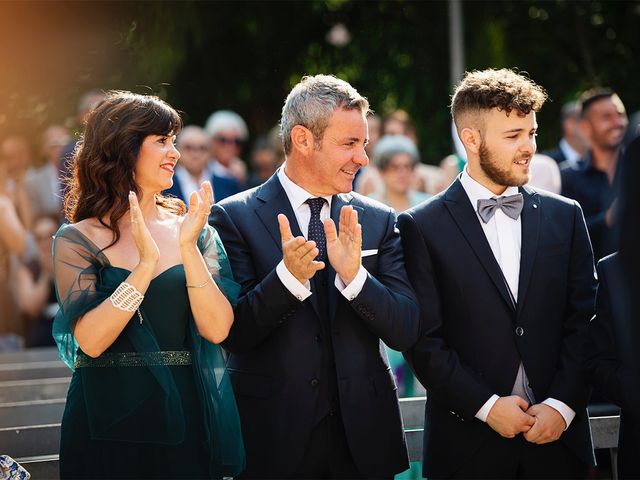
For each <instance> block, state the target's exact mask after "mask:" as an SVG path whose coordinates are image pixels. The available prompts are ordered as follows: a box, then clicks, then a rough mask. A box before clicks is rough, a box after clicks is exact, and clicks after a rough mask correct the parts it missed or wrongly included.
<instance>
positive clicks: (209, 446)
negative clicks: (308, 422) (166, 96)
mask: <svg viewBox="0 0 640 480" xmlns="http://www.w3.org/2000/svg"><path fill="white" fill-rule="evenodd" d="M181 127H182V121H181V119H180V116H179V115H178V114H177V113H176V111H175V110H174V109H173V108H172V107H170V106H169V105H168V104H166V103H165V102H164V101H162V100H160V99H159V98H157V97H154V96H149V95H137V94H133V93H130V92H120V91H114V92H109V93H108V94H107V97H106V99H105V100H104V101H102V102H101V103H100V104H99V105H98V106H97V107H96V108H95V109H94V110H93V111H92V112H91V113H90V114H89V116H88V118H87V122H86V127H85V131H84V136H83V139H82V141H81V142H80V144H79V146H78V148H77V149H76V152H75V154H74V166H73V175H72V178H71V180H70V184H69V189H68V192H67V194H66V196H65V210H66V214H67V218H69V220H70V221H71V222H73V223H71V224H66V225H63V226H62V227H61V228H60V230H59V231H58V232H57V233H56V236H55V238H54V246H53V251H54V277H55V283H56V294H57V297H58V302H59V304H60V310H59V312H58V315H57V316H56V319H55V321H54V326H53V335H54V338H55V340H56V343H57V345H58V349H59V352H60V356H61V358H62V359H63V360H64V361H65V362H66V363H67V364H68V365H69V367H70V368H72V369H73V370H74V373H73V377H72V380H71V385H70V387H69V392H68V396H67V404H66V408H65V412H64V415H63V419H62V429H61V443H60V476H61V478H63V479H66V478H172V479H173V478H222V477H229V476H234V475H236V474H238V473H240V472H241V471H242V469H243V467H244V449H243V445H242V438H241V432H240V423H239V419H238V413H237V409H236V405H235V401H234V398H233V392H232V390H231V386H230V382H229V379H228V377H227V375H226V373H225V369H224V359H223V356H222V352H221V350H220V347H219V346H218V345H217V344H218V343H220V342H221V341H223V340H224V339H225V338H226V336H227V334H228V332H229V329H230V327H231V324H232V322H233V310H232V305H231V304H232V303H233V301H234V298H235V297H236V295H237V291H238V288H237V287H238V286H237V285H236V284H235V283H234V282H233V279H232V276H231V272H230V270H229V264H228V261H227V258H226V255H225V252H224V249H223V247H222V243H221V241H220V239H219V237H218V235H217V233H216V232H215V230H214V229H213V228H212V227H210V226H209V225H208V224H207V219H208V215H209V210H210V208H211V205H212V203H213V191H212V189H211V185H210V184H209V183H208V182H205V183H203V184H202V186H201V188H200V190H199V192H193V193H192V194H191V197H190V199H189V206H188V209H187V208H186V207H185V205H184V203H182V202H181V201H180V200H177V199H174V198H167V197H163V196H161V195H160V192H162V191H163V190H165V189H167V188H169V187H171V184H172V181H173V180H172V177H173V170H174V167H175V165H176V162H177V161H178V159H179V158H180V153H179V152H178V151H177V150H176V148H175V145H174V142H175V137H176V135H177V134H178V133H179V131H180V129H181Z"/></svg>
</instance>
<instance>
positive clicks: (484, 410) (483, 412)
mask: <svg viewBox="0 0 640 480" xmlns="http://www.w3.org/2000/svg"><path fill="white" fill-rule="evenodd" d="M499 399H500V397H499V396H498V395H495V394H493V395H491V397H490V398H489V400H487V401H486V402H484V405H482V407H481V408H480V410H478V413H476V418H477V419H478V420H482V421H483V422H485V423H486V422H487V417H488V416H489V412H490V411H491V409H492V408H493V405H494V404H495V403H496V402H497V401H498V400H499Z"/></svg>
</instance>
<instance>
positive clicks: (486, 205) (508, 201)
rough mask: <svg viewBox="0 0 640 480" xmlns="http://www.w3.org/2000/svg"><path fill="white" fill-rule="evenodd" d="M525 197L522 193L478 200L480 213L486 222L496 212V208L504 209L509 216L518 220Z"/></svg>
mask: <svg viewBox="0 0 640 480" xmlns="http://www.w3.org/2000/svg"><path fill="white" fill-rule="evenodd" d="M523 205H524V198H523V197H522V194H521V193H516V194H515V195H509V196H508V197H498V198H495V197H494V198H488V199H482V200H478V214H479V215H480V218H481V219H482V221H483V222H484V223H487V222H488V221H489V220H491V217H493V214H494V213H496V208H500V209H502V211H503V212H504V214H505V215H506V216H507V217H510V218H513V219H514V220H516V219H517V218H518V217H519V216H520V212H522V206H523Z"/></svg>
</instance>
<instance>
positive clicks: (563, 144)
mask: <svg viewBox="0 0 640 480" xmlns="http://www.w3.org/2000/svg"><path fill="white" fill-rule="evenodd" d="M558 146H559V147H560V150H562V153H564V156H565V158H566V159H567V161H568V162H569V163H576V162H577V161H578V160H580V154H579V153H578V152H577V151H576V150H575V149H574V148H573V147H572V146H571V145H569V142H567V140H566V139H565V138H563V139H561V140H560V143H559V145H558Z"/></svg>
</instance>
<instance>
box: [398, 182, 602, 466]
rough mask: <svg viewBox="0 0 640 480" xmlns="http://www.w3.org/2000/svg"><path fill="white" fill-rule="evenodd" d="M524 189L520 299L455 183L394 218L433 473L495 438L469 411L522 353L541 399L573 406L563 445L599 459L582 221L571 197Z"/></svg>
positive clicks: (511, 372) (511, 373) (427, 461)
mask: <svg viewBox="0 0 640 480" xmlns="http://www.w3.org/2000/svg"><path fill="white" fill-rule="evenodd" d="M520 191H521V192H522V194H523V196H524V209H523V211H522V217H521V222H522V247H521V264H520V278H519V288H518V292H519V293H518V303H517V306H514V305H513V302H512V301H511V297H510V293H509V292H508V289H507V288H508V287H507V286H506V281H505V280H504V277H503V275H502V271H501V269H500V267H499V265H498V263H497V261H496V260H495V257H494V255H493V253H492V251H491V247H490V246H489V243H488V241H487V239H486V236H485V234H484V232H483V230H482V227H481V225H480V222H479V220H478V217H477V215H476V212H475V210H474V208H473V207H472V206H471V202H470V201H469V198H468V196H467V195H466V192H465V191H464V188H463V186H462V184H461V183H460V180H456V181H455V182H454V183H453V184H452V185H451V186H450V187H449V188H448V189H447V190H446V191H445V192H443V193H441V194H439V195H437V196H435V197H433V198H432V199H430V200H428V201H427V202H426V203H424V204H422V205H419V206H417V207H415V208H412V209H410V210H408V211H407V212H406V213H403V214H401V215H400V217H399V218H398V226H399V228H400V232H401V236H402V243H403V247H404V251H405V257H406V265H407V273H408V274H409V279H410V280H411V283H412V284H413V286H414V288H415V291H416V297H417V298H418V300H419V304H420V308H421V325H422V328H423V332H422V338H421V339H420V341H419V342H418V343H417V344H416V346H415V347H414V348H412V349H411V350H410V351H409V352H407V353H406V354H405V357H406V358H407V360H408V361H409V362H410V363H411V365H412V366H413V368H414V370H415V372H416V374H417V376H418V379H419V380H420V381H421V382H422V383H423V384H424V385H425V387H426V388H427V392H428V394H427V406H426V418H425V441H424V465H423V468H424V474H425V475H428V476H429V477H443V476H447V475H450V474H452V473H453V472H455V470H456V469H457V467H458V466H460V465H461V464H462V463H463V462H464V461H465V459H466V458H468V457H470V456H471V455H472V454H473V453H474V452H475V451H476V450H477V449H478V448H479V447H480V446H481V444H482V443H483V441H484V440H485V439H487V438H489V436H490V435H498V434H497V433H496V432H494V431H493V430H492V429H491V428H490V427H489V426H488V425H487V424H486V423H483V422H481V421H480V420H478V419H475V418H474V416H475V414H476V413H477V411H478V410H479V409H480V407H482V405H484V403H485V402H486V401H487V400H488V399H489V398H490V397H491V395H492V394H497V395H499V396H506V395H510V394H511V391H512V387H513V385H514V382H515V378H516V374H517V371H518V367H519V364H520V360H522V362H523V364H524V367H525V371H526V373H527V376H528V378H529V381H530V384H531V387H532V389H533V392H534V395H535V398H536V400H537V401H538V402H541V401H543V400H545V399H546V398H548V397H553V398H556V399H558V400H560V401H562V402H564V403H565V404H567V405H568V406H569V407H571V408H572V409H573V410H574V411H575V412H576V417H575V419H574V420H573V422H572V423H571V425H570V427H569V428H568V430H567V431H566V432H564V433H563V435H562V437H561V438H562V441H564V442H565V443H566V444H567V445H568V446H569V447H570V448H571V450H572V451H573V452H575V454H576V455H578V456H579V457H580V458H581V459H582V460H583V461H585V462H589V463H592V462H593V450H592V447H591V440H590V434H589V425H588V417H587V415H586V408H585V407H586V404H587V399H588V393H589V392H588V387H587V383H586V380H585V378H584V375H583V371H582V364H581V362H582V359H583V358H584V352H583V349H584V343H585V340H586V337H587V325H588V321H589V318H590V317H591V315H592V311H593V303H594V295H595V278H594V268H593V257H592V254H591V248H590V245H589V239H588V236H587V230H586V227H585V223H584V218H583V216H582V212H581V210H580V207H579V206H578V205H577V204H576V203H575V202H574V201H571V200H568V199H565V198H562V197H560V196H557V195H553V194H551V193H542V192H536V191H534V190H533V189H531V188H529V187H523V188H521V189H520ZM487 461H491V459H488V460H487Z"/></svg>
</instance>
